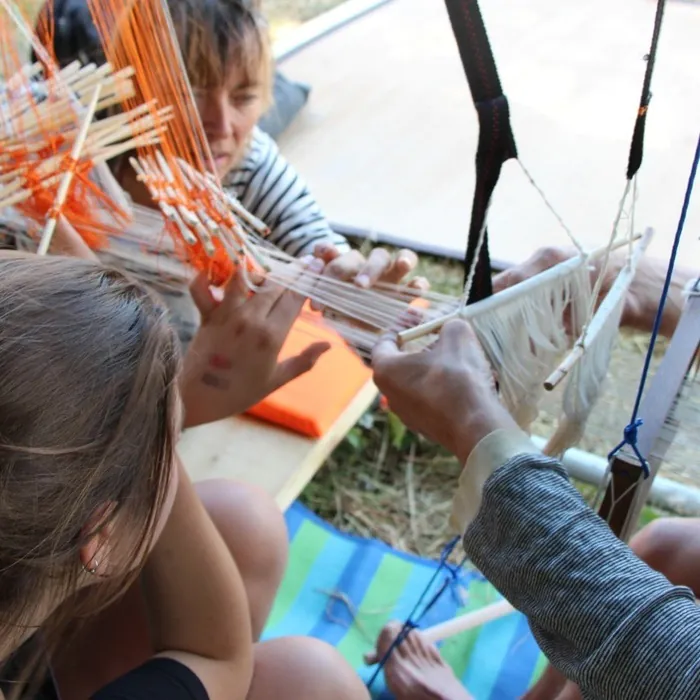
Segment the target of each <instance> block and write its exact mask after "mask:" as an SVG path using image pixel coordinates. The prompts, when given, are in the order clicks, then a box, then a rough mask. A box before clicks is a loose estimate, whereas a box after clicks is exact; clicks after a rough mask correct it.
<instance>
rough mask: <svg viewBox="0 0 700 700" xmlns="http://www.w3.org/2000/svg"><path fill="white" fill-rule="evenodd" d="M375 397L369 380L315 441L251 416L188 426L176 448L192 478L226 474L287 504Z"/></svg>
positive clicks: (198, 479)
mask: <svg viewBox="0 0 700 700" xmlns="http://www.w3.org/2000/svg"><path fill="white" fill-rule="evenodd" d="M376 396H377V389H376V388H375V386H374V384H373V383H372V382H371V381H370V382H368V383H367V384H366V385H365V386H364V388H363V389H362V390H361V391H360V392H358V394H357V396H356V397H355V398H354V400H353V401H352V402H351V403H350V405H349V406H348V408H347V409H346V410H345V412H344V413H343V414H342V416H341V417H340V418H339V419H338V420H337V421H336V423H335V424H334V426H333V427H332V429H331V430H330V431H329V432H328V433H327V434H326V435H324V436H323V437H321V438H319V439H317V440H312V439H309V438H306V437H303V436H301V435H298V434H296V433H292V432H290V431H288V430H285V429H283V428H278V427H277V426H274V425H271V424H269V423H264V422H262V421H258V420H255V419H252V418H246V417H233V418H227V419H226V420H221V421H217V422H216V423H210V424H208V425H204V426H200V427H198V428H193V429H191V430H188V431H186V432H185V434H184V435H183V437H182V439H181V441H180V444H179V447H178V450H179V453H180V456H181V458H182V460H183V462H184V464H185V467H186V468H187V471H188V473H189V475H190V477H191V478H192V480H193V481H202V480H204V479H218V478H226V479H234V480H237V481H244V482H246V483H250V484H255V485H257V486H260V487H262V488H264V489H265V490H266V491H267V492H268V493H269V494H271V495H272V496H274V497H275V499H276V500H277V503H278V504H279V506H280V507H281V508H283V509H286V508H287V507H288V506H289V505H290V504H291V503H292V502H293V501H294V499H295V498H296V497H297V496H298V495H299V494H300V493H301V491H302V490H303V488H304V487H305V486H306V484H307V483H308V482H309V481H310V480H311V479H312V478H313V477H314V475H315V474H316V472H317V471H318V470H319V469H320V467H321V466H322V465H323V463H324V462H325V460H326V459H327V457H328V456H329V455H330V453H331V452H332V451H333V449H334V448H335V447H336V446H337V445H338V443H339V442H340V441H341V440H342V439H343V437H344V436H345V435H346V434H347V432H348V431H349V430H350V428H352V427H353V425H355V423H356V422H357V421H358V420H359V418H360V417H361V416H362V414H363V413H364V412H365V411H366V410H367V409H368V408H369V407H370V405H371V404H372V402H373V401H374V399H375V398H376Z"/></svg>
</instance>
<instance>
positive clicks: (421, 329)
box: [398, 234, 641, 346]
mask: <svg viewBox="0 0 700 700" xmlns="http://www.w3.org/2000/svg"><path fill="white" fill-rule="evenodd" d="M638 238H641V235H640V234H636V235H635V236H632V237H631V239H630V238H627V239H625V240H623V241H619V242H618V243H616V244H615V245H614V246H613V248H612V250H616V249H617V248H620V247H622V246H625V245H629V243H630V240H633V241H634V240H637V239H638ZM607 249H608V246H602V247H600V248H598V249H596V250H594V251H593V252H592V253H590V254H589V255H588V256H587V257H585V258H584V257H582V256H580V255H575V256H574V257H572V258H569V259H568V260H565V261H564V262H561V263H559V264H558V265H554V266H553V267H550V268H549V269H548V270H544V271H543V272H540V273H539V274H538V275H535V276H534V277H530V278H528V279H526V280H523V281H522V282H518V284H514V285H513V286H512V287H508V288H507V289H504V290H503V291H501V292H497V293H496V294H494V295H493V296H490V297H488V298H486V299H483V300H482V301H477V302H476V303H475V304H469V305H468V306H464V307H462V308H461V309H460V310H459V311H454V312H452V313H450V314H447V315H445V316H443V317H441V318H438V319H434V320H432V321H428V322H427V323H423V324H421V325H420V326H415V327H414V328H409V329H407V330H405V331H402V332H401V333H399V335H398V344H399V346H401V345H405V344H406V343H409V342H411V341H412V340H418V339H419V338H423V337H425V336H426V335H429V334H430V333H436V332H437V331H439V330H440V329H441V328H442V327H443V326H444V325H445V323H447V322H448V321H450V320H451V319H453V318H463V319H467V320H468V319H470V318H474V317H475V316H478V315H480V314H482V313H493V312H494V311H495V310H496V309H498V308H500V307H502V306H504V305H505V304H507V303H509V302H510V301H512V300H513V299H514V298H517V297H519V296H521V295H523V294H530V293H531V292H532V291H533V290H535V289H538V288H539V287H541V286H543V285H546V284H549V283H551V282H552V281H553V280H555V279H559V278H561V277H566V276H567V275H569V274H571V273H572V272H573V270H575V269H577V268H578V267H579V266H581V265H583V264H588V263H589V262H591V261H592V260H595V259H596V258H598V257H599V256H600V255H603V254H604V253H605V252H606V251H607Z"/></svg>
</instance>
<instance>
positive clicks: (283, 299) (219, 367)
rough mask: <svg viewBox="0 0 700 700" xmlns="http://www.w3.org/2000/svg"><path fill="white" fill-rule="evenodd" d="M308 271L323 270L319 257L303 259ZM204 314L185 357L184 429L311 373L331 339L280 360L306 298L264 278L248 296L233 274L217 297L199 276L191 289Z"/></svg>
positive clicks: (242, 406) (243, 408)
mask: <svg viewBox="0 0 700 700" xmlns="http://www.w3.org/2000/svg"><path fill="white" fill-rule="evenodd" d="M292 264H293V265H299V273H300V274H301V275H303V274H304V268H303V266H304V265H308V268H309V272H311V273H314V274H319V273H320V272H321V271H322V270H323V262H322V261H321V260H311V261H305V262H302V261H299V262H296V263H292ZM191 291H192V297H193V299H194V301H195V304H196V305H197V308H198V309H199V312H200V314H201V317H202V322H201V326H200V328H199V330H198V332H197V334H196V335H195V337H194V340H193V341H192V344H191V345H190V348H189V351H188V353H187V357H186V358H185V369H184V372H183V380H182V398H183V402H184V405H185V427H193V426H195V425H201V424H203V423H210V422H212V421H215V420H219V419H221V418H226V417H227V416H231V415H235V414H239V413H243V412H244V411H246V410H247V409H249V408H251V407H252V406H254V405H255V404H256V403H258V402H259V401H261V400H262V399H263V398H265V397H266V396H267V395H268V394H270V393H272V392H273V391H275V390H276V389H278V388H279V387H281V386H283V385H284V384H287V383H288V382H290V381H292V380H293V379H296V377H298V376H300V375H302V374H304V373H305V372H308V371H309V370H310V369H311V368H312V367H313V366H314V365H315V364H316V362H317V361H318V359H319V357H321V355H322V354H323V353H324V352H326V351H327V350H328V349H329V348H330V345H329V344H328V343H311V344H310V345H309V346H308V347H307V348H306V349H305V350H304V351H303V352H301V353H300V354H299V355H296V356H294V357H290V358H287V359H285V360H282V361H278V356H279V352H280V350H281V348H282V345H283V344H284V341H285V340H286V338H287V335H288V334H289V331H290V330H291V328H292V325H293V324H294V321H295V320H296V319H297V317H298V316H299V313H300V312H301V309H302V306H303V305H304V301H305V300H304V297H302V296H301V295H299V294H296V293H294V292H291V291H289V290H285V289H283V288H282V287H279V286H277V285H275V284H273V283H271V282H269V281H265V282H264V283H263V284H262V286H261V287H260V289H259V291H257V292H255V294H252V295H251V294H250V292H249V290H248V289H247V288H246V286H245V285H244V283H243V281H242V280H241V278H240V277H238V276H237V277H234V278H233V279H232V280H231V281H230V282H229V284H228V285H227V287H226V288H225V290H224V292H223V298H221V299H217V298H216V297H215V294H214V291H213V290H212V289H211V288H210V287H209V285H208V283H207V280H206V278H205V277H204V276H203V275H200V276H199V277H197V278H196V279H195V281H194V282H193V284H192V287H191Z"/></svg>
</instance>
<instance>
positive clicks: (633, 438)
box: [608, 134, 700, 479]
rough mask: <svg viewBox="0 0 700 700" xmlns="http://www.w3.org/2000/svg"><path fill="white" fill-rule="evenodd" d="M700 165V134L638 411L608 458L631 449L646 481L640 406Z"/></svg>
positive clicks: (637, 401)
mask: <svg viewBox="0 0 700 700" xmlns="http://www.w3.org/2000/svg"><path fill="white" fill-rule="evenodd" d="M699 162H700V134H699V135H698V143H697V146H696V147H695V157H694V158H693V164H692V166H691V168H690V176H689V178H688V185H687V187H686V190H685V197H684V199H683V207H682V208H681V215H680V218H679V220H678V227H677V228H676V235H675V238H674V239H673V247H672V248H671V257H670V258H669V261H668V268H667V269H666V279H665V280H664V286H663V290H662V291H661V299H660V300H659V308H658V309H657V311H656V318H655V319H654V326H653V328H652V331H651V338H650V340H649V348H648V350H647V354H646V357H645V358H644V367H643V369H642V376H641V379H640V380H639V387H638V388H637V397H636V399H635V402H634V409H633V410H632V417H631V418H630V422H629V423H628V424H627V426H626V427H625V429H624V431H623V438H622V442H620V444H619V445H618V446H617V447H616V448H615V449H614V450H613V451H612V452H611V453H610V454H609V455H608V460H611V459H612V458H613V457H615V456H616V455H617V454H618V453H619V452H620V450H621V449H622V448H623V447H625V446H628V447H629V448H630V449H631V450H632V451H633V452H634V455H635V457H636V458H637V459H638V460H639V463H640V466H641V468H642V470H643V471H644V478H645V479H646V478H647V477H648V476H649V463H648V462H647V460H646V459H645V457H644V455H642V454H641V452H640V451H639V445H638V436H639V428H640V427H641V426H642V425H643V424H644V421H643V420H642V419H641V418H640V417H639V406H640V404H641V402H642V395H643V394H644V388H645V386H646V382H647V378H648V376H649V367H650V366H651V358H652V356H653V354H654V347H655V345H656V341H657V340H658V337H659V330H660V328H661V320H662V317H663V313H664V307H665V305H666V301H667V299H668V292H669V289H670V287H671V279H672V277H673V269H674V267H675V264H676V256H677V255H678V248H679V245H680V242H681V236H682V235H683V228H684V227H685V220H686V218H687V216H688V209H689V207H690V198H691V196H692V194H693V187H694V185H695V176H696V174H697V171H698V163H699Z"/></svg>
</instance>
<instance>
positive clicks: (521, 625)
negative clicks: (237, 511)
mask: <svg viewBox="0 0 700 700" xmlns="http://www.w3.org/2000/svg"><path fill="white" fill-rule="evenodd" d="M286 520H287V526H288V528H289V536H290V542H291V553H290V562H289V567H288V569H287V573H286V576H285V578H284V581H283V583H282V586H281V589H280V592H279V595H278V597H277V600H276V602H275V605H274V608H273V610H272V613H271V616H270V620H269V623H268V627H267V629H266V631H265V635H264V638H265V639H270V638H274V637H281V636H284V635H289V634H303V635H310V636H313V637H318V638H319V639H324V640H325V641H327V642H330V643H331V644H333V645H334V646H335V647H337V649H338V650H339V651H340V652H341V653H342V654H343V656H344V657H345V658H346V659H347V660H348V661H349V662H350V663H351V664H352V665H353V667H354V668H356V669H357V670H358V672H359V673H360V674H361V676H362V677H363V678H365V680H368V679H369V677H370V675H371V673H372V671H373V670H374V669H373V668H367V667H366V666H365V665H364V664H363V661H362V656H363V654H364V653H366V652H367V651H369V650H371V649H372V648H373V641H374V640H376V638H377V635H378V634H379V631H380V630H381V628H382V627H383V626H384V624H385V623H386V622H387V621H389V620H401V621H403V620H405V618H406V617H407V616H408V615H409V614H410V612H411V610H412V608H413V606H414V605H415V603H416V601H417V600H418V598H419V597H420V595H421V593H422V592H423V590H424V588H425V587H426V585H427V584H428V582H429V580H430V578H431V577H432V575H433V574H434V572H435V568H436V566H437V564H436V563H435V562H432V561H429V560H426V559H420V558H418V557H414V556H410V555H406V554H403V553H400V552H396V551H395V550H393V549H391V547H389V546H387V545H386V544H384V543H382V542H379V541H376V540H365V539H362V538H359V537H352V536H349V535H345V534H342V533H340V532H338V531H337V530H335V529H334V528H332V527H331V526H329V525H328V524H327V523H325V522H323V521H322V520H321V519H319V518H318V517H317V516H315V515H314V514H313V513H312V512H310V511H309V510H308V509H306V508H304V507H303V506H302V505H300V504H298V503H295V504H294V505H293V506H292V507H291V508H290V509H289V510H288V511H287V515H286ZM446 575H447V574H446ZM443 582H444V578H442V576H440V577H439V578H438V581H437V582H436V584H435V586H436V587H439V586H441V585H442V584H443ZM459 584H460V585H459V586H457V585H451V586H450V587H449V588H448V589H447V590H446V591H445V593H444V594H443V596H442V597H441V599H440V600H439V602H438V603H437V604H436V605H435V606H433V607H432V608H431V610H430V612H429V614H428V615H427V616H426V617H425V618H424V619H423V620H422V621H421V626H422V627H429V626H431V625H434V624H436V623H438V622H442V621H444V620H448V619H450V618H452V617H454V616H455V615H459V614H460V613H462V612H468V611H469V610H474V609H478V608H480V607H483V606H484V605H487V604H489V603H492V602H494V601H496V600H498V599H499V595H498V593H497V592H496V590H495V589H494V588H493V587H492V586H491V585H489V584H488V583H487V582H486V581H485V580H484V579H483V577H481V576H480V575H479V574H478V573H476V572H472V571H464V572H463V574H462V576H461V580H460V581H459ZM460 590H461V591H462V593H461V595H460V594H459V591H460ZM333 592H335V593H337V594H339V595H341V596H343V597H344V599H343V600H341V599H340V598H339V597H331V596H330V595H329V594H330V593H333ZM465 593H466V595H465ZM348 602H349V603H350V606H351V607H349V606H348V605H347V603H348ZM441 652H442V655H443V657H444V658H445V659H446V660H447V661H448V663H449V664H450V665H451V666H452V668H453V669H454V670H455V673H456V674H457V676H458V677H459V678H461V679H462V682H463V683H464V685H465V687H466V688H468V690H469V691H470V692H471V694H472V695H473V696H474V697H475V699H476V700H514V699H515V698H518V697H519V696H520V695H522V693H524V692H525V690H526V689H527V688H528V687H529V686H530V685H531V684H532V682H534V680H535V679H536V678H537V677H538V676H539V674H540V673H541V671H542V669H543V668H544V663H545V659H544V657H543V655H542V654H541V652H540V651H539V649H538V647H537V644H536V643H535V641H534V639H533V638H532V635H531V634H530V631H529V629H528V626H527V622H526V620H525V618H524V617H523V616H522V615H520V614H519V613H513V614H511V615H509V616H507V617H504V618H502V619H500V620H494V621H493V622H490V623H488V624H486V625H484V626H482V627H481V628H478V629H476V630H471V631H468V632H465V633H463V634H461V635H459V636H457V637H454V638H452V639H450V640H447V641H445V642H444V643H443V644H442V646H441ZM373 691H374V697H375V698H382V699H384V698H390V697H391V695H389V694H388V692H387V691H386V690H385V689H384V686H383V680H382V679H381V678H380V679H378V682H377V683H376V688H373Z"/></svg>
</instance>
